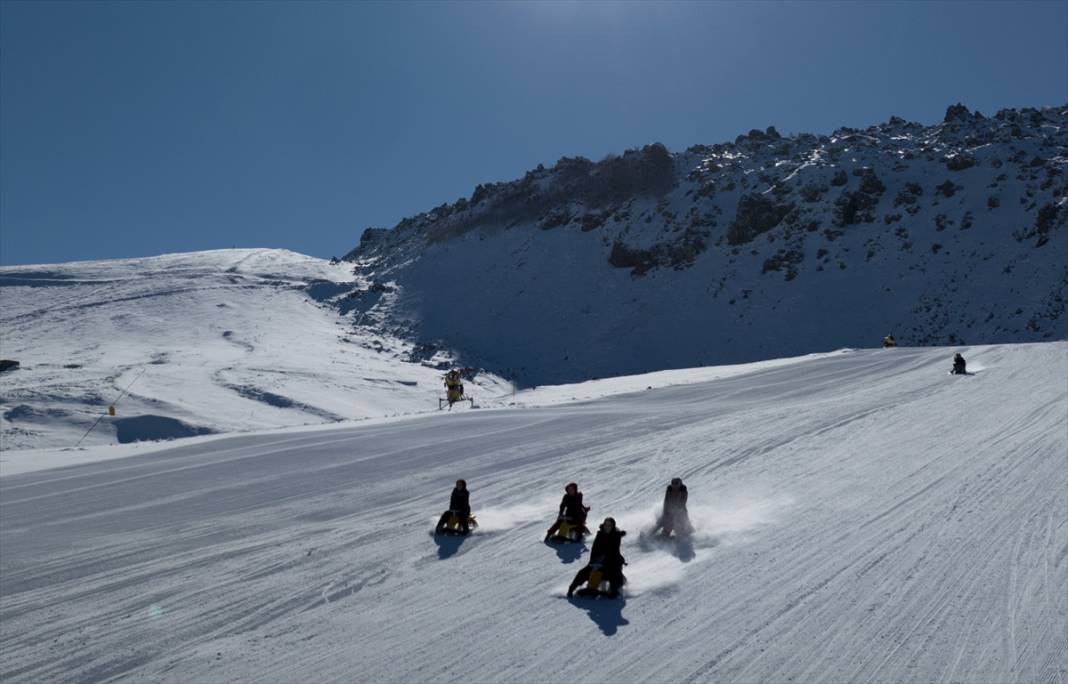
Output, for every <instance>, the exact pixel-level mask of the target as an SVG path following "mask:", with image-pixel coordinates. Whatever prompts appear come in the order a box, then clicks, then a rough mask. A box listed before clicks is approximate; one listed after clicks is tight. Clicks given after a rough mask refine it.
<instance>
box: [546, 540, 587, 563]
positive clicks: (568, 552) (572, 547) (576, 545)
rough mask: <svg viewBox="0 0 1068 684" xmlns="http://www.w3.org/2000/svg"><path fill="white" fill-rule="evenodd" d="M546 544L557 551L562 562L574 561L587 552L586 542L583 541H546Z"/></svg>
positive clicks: (557, 555)
mask: <svg viewBox="0 0 1068 684" xmlns="http://www.w3.org/2000/svg"><path fill="white" fill-rule="evenodd" d="M545 545H546V546H550V547H552V549H553V550H554V551H556V557H557V558H559V559H560V562H561V563H564V564H567V563H574V562H575V561H577V560H578V559H579V558H581V557H582V554H583V553H585V552H586V544H584V543H582V542H545Z"/></svg>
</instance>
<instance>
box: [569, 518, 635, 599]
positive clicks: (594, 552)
mask: <svg viewBox="0 0 1068 684" xmlns="http://www.w3.org/2000/svg"><path fill="white" fill-rule="evenodd" d="M626 535H627V533H626V532H625V531H623V530H620V529H617V528H616V521H615V518H605V519H604V522H603V523H601V527H600V528H598V530H597V536H596V537H595V538H594V540H593V548H592V549H591V550H590V562H589V565H587V566H586V567H584V568H582V569H581V570H579V571H578V573H577V574H576V575H575V579H573V580H572V581H571V586H569V587H568V588H567V596H568V598H571V597H572V596H574V595H575V589H577V588H578V587H579V585H581V584H583V583H585V582H588V581H589V579H590V573H592V572H593V569H594V568H593V566H595V565H599V566H600V567H601V572H603V573H604V576H605V579H607V580H608V586H609V592H608V595H609V596H611V597H613V598H615V597H616V596H618V595H619V589H620V588H621V587H622V586H623V584H624V583H626V581H627V578H626V577H624V576H623V566H624V565H626V564H627V560H626V559H625V558H623V554H622V553H620V549H619V547H620V545H621V544H622V543H623V537H625V536H626ZM579 593H582V592H579Z"/></svg>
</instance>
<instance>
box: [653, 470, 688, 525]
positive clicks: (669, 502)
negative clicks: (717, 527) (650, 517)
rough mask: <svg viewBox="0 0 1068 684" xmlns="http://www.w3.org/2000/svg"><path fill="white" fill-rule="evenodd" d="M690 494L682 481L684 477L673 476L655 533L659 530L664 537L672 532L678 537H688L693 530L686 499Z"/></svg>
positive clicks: (665, 495)
mask: <svg viewBox="0 0 1068 684" xmlns="http://www.w3.org/2000/svg"><path fill="white" fill-rule="evenodd" d="M689 496H690V493H689V491H688V490H687V489H686V485H684V484H683V483H682V478H680V477H676V478H672V480H671V484H669V485H668V486H667V490H666V491H665V492H664V510H663V512H662V513H661V514H660V520H659V522H657V525H656V529H654V533H655V532H656V531H657V530H659V531H660V536H662V537H670V536H671V534H672V532H674V533H675V536H676V537H686V536H689V535H690V534H691V533H692V532H693V525H691V524H690V514H689V512H688V511H687V510H686V501H687V499H688V498H689Z"/></svg>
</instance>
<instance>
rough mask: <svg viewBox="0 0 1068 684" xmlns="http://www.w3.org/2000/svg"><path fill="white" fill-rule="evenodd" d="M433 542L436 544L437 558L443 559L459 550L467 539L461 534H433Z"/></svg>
mask: <svg viewBox="0 0 1068 684" xmlns="http://www.w3.org/2000/svg"><path fill="white" fill-rule="evenodd" d="M432 536H433V539H434V543H435V544H437V546H438V558H439V559H440V560H445V559H446V558H452V557H453V556H454V555H456V552H457V551H459V550H460V547H461V546H462V545H463V543H464V541H465V540H466V539H467V537H466V536H464V535H462V534H433V535H432Z"/></svg>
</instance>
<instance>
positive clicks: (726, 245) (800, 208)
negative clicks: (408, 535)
mask: <svg viewBox="0 0 1068 684" xmlns="http://www.w3.org/2000/svg"><path fill="white" fill-rule="evenodd" d="M1066 164H1068V106H1065V107H1058V108H1046V109H1021V110H1003V111H1000V112H998V113H997V114H996V115H995V116H994V117H992V118H988V117H984V116H983V115H981V114H979V113H977V112H976V113H972V112H969V111H968V110H967V108H965V107H963V106H961V105H954V106H953V107H950V108H949V109H948V110H947V112H946V116H945V120H944V121H942V122H941V123H939V124H937V125H934V126H924V125H921V124H918V123H911V122H907V121H904V120H903V119H900V118H897V117H892V118H891V119H890V120H889V121H888V122H886V123H883V124H879V125H876V126H871V127H869V128H866V129H863V130H858V129H851V128H842V129H839V130H836V131H835V132H834V133H833V134H831V135H810V134H801V135H794V136H789V137H784V136H782V135H780V134H779V133H778V132H777V131H776V130H775V129H774V127H769V128H767V129H765V130H756V129H754V130H752V131H750V132H749V133H748V134H747V135H740V136H738V138H737V139H735V141H734V142H728V143H720V144H715V145H695V146H693V147H691V148H689V149H688V150H686V151H685V152H680V153H671V152H669V151H668V150H667V149H666V148H665V147H664V146H663V145H659V144H654V145H649V146H646V147H644V148H642V149H640V150H630V151H627V152H626V153H624V154H623V155H622V156H619V157H609V158H607V159H605V160H603V161H600V162H596V163H595V162H592V161H590V160H587V159H584V158H581V157H579V158H564V159H561V160H560V161H559V162H557V163H556V165H554V166H553V167H552V168H544V167H542V166H539V167H538V168H537V169H535V170H533V171H530V172H528V173H527V174H526V175H525V176H524V177H523V178H522V179H519V180H516V181H512V182H507V183H496V184H490V185H480V186H478V187H477V188H475V191H474V193H473V194H472V196H471V197H470V198H469V199H467V198H465V199H460V200H458V201H457V202H455V203H453V204H446V205H442V206H440V207H437V208H436V209H434V210H432V211H430V212H427V213H423V214H419V215H418V216H415V217H412V218H409V219H406V220H404V221H402V222H401V223H399V224H398V225H397V226H396V227H395V228H393V229H392V230H389V231H384V230H374V229H371V230H368V231H367V232H365V233H364V235H363V237H362V239H361V241H360V245H359V246H358V247H356V248H355V249H353V250H352V251H351V252H350V253H349V254H347V255H346V256H345V259H346V260H348V261H351V262H352V263H353V265H354V267H355V271H356V274H357V276H358V281H359V283H361V285H360V287H359V288H357V289H356V290H355V291H354V292H352V293H351V294H350V295H348V296H347V298H346V299H345V300H344V301H345V307H346V309H347V310H352V311H354V312H355V324H356V325H357V326H364V327H375V328H378V329H385V330H388V331H389V332H394V333H399V334H401V335H403V336H405V337H407V338H410V339H412V340H413V341H415V342H417V343H419V344H420V347H419V348H421V349H425V350H427V353H428V354H432V353H433V351H435V350H440V349H449V350H453V351H454V352H455V353H456V354H458V355H459V356H460V357H461V358H462V359H464V360H465V361H467V362H468V363H469V364H471V365H478V366H483V367H486V368H487V369H490V370H493V371H495V372H499V373H502V374H505V375H507V376H510V377H512V378H514V379H516V380H517V381H519V382H520V383H521V384H540V383H546V382H560V381H574V380H580V379H585V378H591V377H600V376H606V375H614V374H621V373H632V372H641V371H647V370H653V369H659V368H669V367H682V366H689V365H703V364H711V363H728V362H739V361H748V360H754V359H759V358H767V357H772V356H784V355H792V354H799V353H806V352H812V351H823V350H828V349H833V348H838V347H843V346H873V345H875V344H877V342H878V340H879V339H881V337H882V336H883V335H885V334H887V333H893V334H894V335H895V336H896V337H897V338H898V340H899V342H901V343H902V344H905V345H929V344H954V345H964V344H969V343H991V342H1024V341H1044V340H1049V339H1063V338H1064V337H1066V336H1068V317H1066V316H1065V313H1064V311H1065V300H1066V297H1068V250H1066V246H1068V243H1066V240H1068V236H1066V233H1068V231H1066V230H1065V226H1066V224H1068V175H1066V173H1065V170H1066V169H1065V166H1066Z"/></svg>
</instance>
